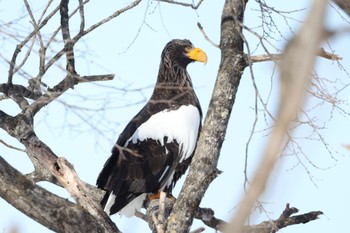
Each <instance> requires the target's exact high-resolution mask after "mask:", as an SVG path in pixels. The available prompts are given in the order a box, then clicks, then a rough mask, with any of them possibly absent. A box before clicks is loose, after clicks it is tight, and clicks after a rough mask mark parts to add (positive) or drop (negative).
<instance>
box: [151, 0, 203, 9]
mask: <svg viewBox="0 0 350 233" xmlns="http://www.w3.org/2000/svg"><path fill="white" fill-rule="evenodd" d="M157 1H159V2H166V3H170V4H175V5H180V6H185V7H191V8H192V9H193V10H197V9H198V8H199V6H200V5H201V4H202V3H203V2H204V0H199V1H198V3H197V4H194V3H185V2H178V1H175V0H157Z"/></svg>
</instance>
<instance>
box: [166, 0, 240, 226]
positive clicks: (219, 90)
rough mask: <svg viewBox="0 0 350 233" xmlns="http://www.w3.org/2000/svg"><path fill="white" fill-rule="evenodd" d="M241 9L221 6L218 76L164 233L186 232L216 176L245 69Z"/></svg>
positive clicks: (233, 2)
mask: <svg viewBox="0 0 350 233" xmlns="http://www.w3.org/2000/svg"><path fill="white" fill-rule="evenodd" d="M244 9H245V1H241V0H226V2H225V4H224V8H223V13H222V17H221V40H220V49H221V63H220V67H219V72H218V76H217V79H216V83H215V88H214V92H213V94H212V98H211V101H210V105H209V109H208V112H207V115H206V118H205V121H204V125H203V129H202V131H201V135H200V137H199V141H198V144H197V149H196V152H195V155H194V158H193V160H192V163H191V167H190V170H189V174H188V176H187V178H186V181H185V184H184V186H183V187H182V190H181V193H180V195H179V197H178V199H177V201H176V204H175V206H174V208H173V211H172V213H171V214H170V217H169V220H168V228H167V232H188V231H189V229H190V226H191V224H192V221H193V217H194V213H195V211H196V209H197V208H198V207H199V204H200V202H201V200H202V198H203V196H204V193H205V192H206V190H207V189H208V186H209V185H210V183H211V182H212V180H213V179H214V178H215V177H216V175H217V168H216V167H217V162H218V159H219V155H220V150H221V146H222V143H223V141H224V138H225V133H226V129H227V125H228V121H229V119H230V115H231V110H232V106H233V104H234V102H235V98H236V94H237V90H238V86H239V82H240V79H241V76H242V73H243V70H244V68H245V67H246V66H247V63H246V60H245V56H244V53H243V39H242V36H241V35H242V28H241V22H242V20H243V15H244Z"/></svg>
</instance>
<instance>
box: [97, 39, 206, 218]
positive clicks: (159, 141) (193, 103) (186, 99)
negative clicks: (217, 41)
mask: <svg viewBox="0 0 350 233" xmlns="http://www.w3.org/2000/svg"><path fill="white" fill-rule="evenodd" d="M193 61H201V62H206V61H207V57H206V55H205V53H204V52H203V51H202V50H200V49H198V48H194V46H193V45H192V43H191V42H190V41H189V40H172V41H170V42H169V43H168V44H167V45H166V46H165V48H164V50H163V52H162V55H161V63H160V67H159V73H158V78H157V83H156V85H155V88H154V91H153V94H152V96H151V98H150V100H149V101H148V102H147V104H146V105H145V106H144V107H143V108H142V109H141V111H140V112H139V113H138V114H136V116H135V117H134V118H133V119H132V120H131V121H130V122H129V124H128V125H127V126H126V127H125V129H124V130H123V132H122V133H121V134H120V136H119V138H118V140H117V142H116V144H115V146H114V147H113V149H112V155H111V157H110V158H109V159H108V160H107V162H106V164H105V165H104V168H103V169H102V171H101V173H100V175H99V177H98V179H97V186H98V187H99V188H101V189H104V190H106V191H107V193H106V195H105V196H104V198H103V200H102V201H101V204H102V206H103V207H104V208H105V211H106V212H107V213H109V214H114V213H116V212H119V211H121V212H122V213H123V214H125V215H128V216H130V215H132V214H133V213H134V212H135V209H139V208H140V207H141V206H140V205H142V202H143V200H144V199H145V196H146V195H145V194H152V193H157V192H159V191H161V190H163V191H166V192H169V193H171V191H172V189H173V187H174V185H175V183H176V181H177V180H178V179H179V178H180V177H181V176H182V175H183V174H184V172H185V171H186V169H187V167H188V165H189V164H190V162H191V158H192V156H193V153H194V149H195V145H196V142H197V138H198V134H199V131H200V127H201V118H202V112H201V107H200V104H199V101H198V98H197V96H196V94H195V92H194V90H193V86H192V82H191V78H190V76H189V74H188V73H187V71H186V67H187V65H188V64H189V63H191V62H193ZM129 203H130V204H129ZM125 206H127V208H124V207H125Z"/></svg>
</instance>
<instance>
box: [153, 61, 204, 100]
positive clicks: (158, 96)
mask: <svg viewBox="0 0 350 233" xmlns="http://www.w3.org/2000/svg"><path fill="white" fill-rule="evenodd" d="M197 101H198V100H197V97H196V94H195V93H194V90H193V85H192V81H191V78H190V76H189V74H188V73H187V71H186V67H183V66H179V65H176V64H173V63H171V61H169V60H167V59H163V61H162V62H161V64H160V67H159V73H158V79H157V83H156V86H155V88H154V91H153V94H152V97H151V102H152V103H153V102H154V103H158V104H159V103H162V102H164V103H165V104H166V105H167V106H177V107H178V106H180V105H182V104H185V105H188V104H191V103H192V102H193V103H194V102H197Z"/></svg>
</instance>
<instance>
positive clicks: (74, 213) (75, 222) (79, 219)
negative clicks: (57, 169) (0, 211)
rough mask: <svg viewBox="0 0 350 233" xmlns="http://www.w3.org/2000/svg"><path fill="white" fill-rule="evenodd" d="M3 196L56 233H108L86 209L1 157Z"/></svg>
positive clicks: (1, 188)
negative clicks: (25, 174)
mask: <svg viewBox="0 0 350 233" xmlns="http://www.w3.org/2000/svg"><path fill="white" fill-rule="evenodd" d="M0 196H1V198H3V199H4V200H6V201H7V202H8V203H10V204H11V205H13V206H14V207H15V208H16V209H18V210H19V211H21V212H23V213H24V214H26V215H27V216H29V217H30V218H32V219H34V220H35V221H37V222H39V223H40V224H42V225H44V226H46V227H47V228H49V229H51V230H53V231H55V232H81V231H82V229H84V232H101V233H102V232H106V231H105V229H106V226H104V225H103V223H101V222H99V221H97V220H96V218H95V217H94V216H92V215H91V214H90V213H88V212H87V211H86V210H85V209H84V208H81V207H80V206H78V205H76V204H74V203H72V202H70V201H68V200H67V199H64V198H61V197H59V196H57V195H55V194H53V193H51V192H49V191H47V190H45V189H44V188H42V187H40V186H38V185H36V184H35V183H33V182H32V181H31V180H29V179H28V178H26V177H25V176H23V175H22V174H21V173H19V172H18V171H17V170H16V169H14V168H13V167H11V165H9V164H8V163H7V162H6V161H5V160H4V159H3V158H2V157H1V156H0Z"/></svg>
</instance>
